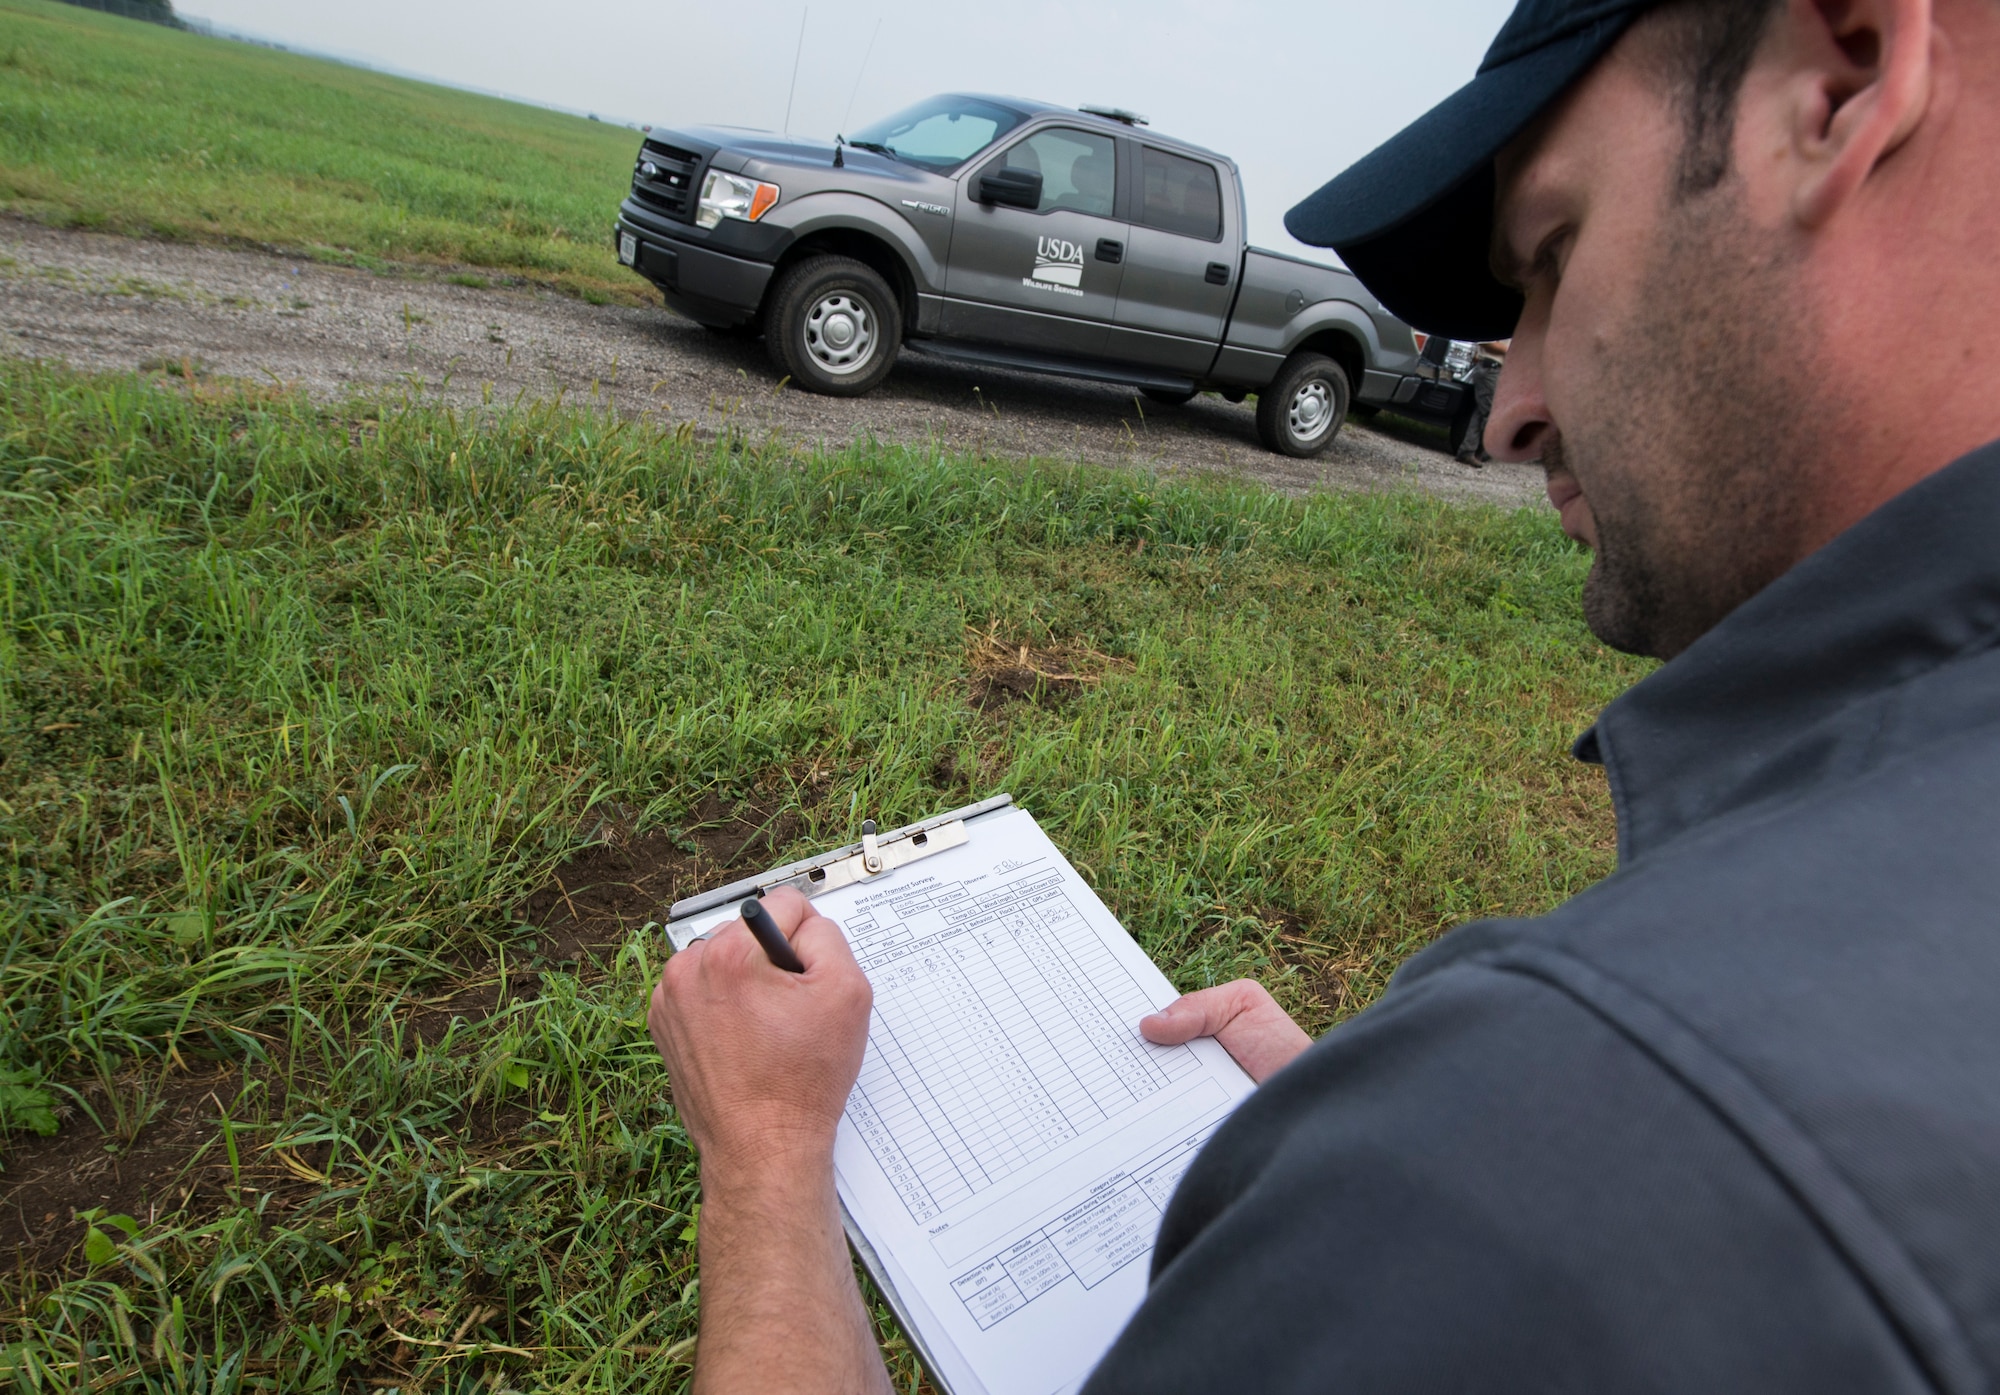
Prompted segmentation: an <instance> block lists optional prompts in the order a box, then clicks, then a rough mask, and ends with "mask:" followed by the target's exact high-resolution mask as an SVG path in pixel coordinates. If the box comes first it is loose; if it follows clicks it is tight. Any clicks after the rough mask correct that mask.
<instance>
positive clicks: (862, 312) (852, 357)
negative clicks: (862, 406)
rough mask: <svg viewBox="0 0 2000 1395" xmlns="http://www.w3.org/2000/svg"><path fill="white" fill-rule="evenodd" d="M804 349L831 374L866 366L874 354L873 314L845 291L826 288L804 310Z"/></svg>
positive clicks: (851, 371)
mask: <svg viewBox="0 0 2000 1395" xmlns="http://www.w3.org/2000/svg"><path fill="white" fill-rule="evenodd" d="M805 338H806V352H807V353H809V354H811V355H812V360H813V362H814V363H816V364H818V365H819V366H820V367H821V368H822V369H824V370H825V371H827V372H828V373H831V374H833V375H834V376H835V377H841V378H844V377H847V376H848V375H849V374H852V373H859V372H860V371H861V370H862V369H864V368H866V367H867V366H868V364H869V361H870V360H872V359H873V358H874V357H875V315H874V312H873V311H871V310H870V309H869V308H868V302H867V301H865V300H863V299H861V297H859V296H857V295H853V294H851V293H850V292H847V291H828V292H827V293H826V294H825V295H823V296H821V297H820V298H819V299H818V300H817V301H815V302H814V303H813V307H812V309H811V310H809V311H807V312H806V325H805Z"/></svg>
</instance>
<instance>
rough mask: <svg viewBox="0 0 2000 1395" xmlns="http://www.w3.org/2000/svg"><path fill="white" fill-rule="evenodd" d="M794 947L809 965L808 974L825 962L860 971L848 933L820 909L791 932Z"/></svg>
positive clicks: (801, 960) (833, 965) (800, 957)
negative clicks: (844, 933) (843, 932)
mask: <svg viewBox="0 0 2000 1395" xmlns="http://www.w3.org/2000/svg"><path fill="white" fill-rule="evenodd" d="M792 948H793V949H794V950H796V951H797V952H798V956H799V962H801V963H802V964H804V965H805V966H806V972H807V973H808V974H811V973H815V972H817V971H818V970H819V968H820V967H821V966H822V965H826V966H829V967H831V968H835V969H846V968H853V969H854V970H855V971H856V972H859V966H858V965H857V964H856V963H855V960H854V949H853V947H852V946H850V945H849V944H848V943H847V936H845V935H843V934H842V933H841V931H840V927H839V926H838V925H836V924H834V923H833V922H832V921H830V920H828V919H827V918H826V917H825V916H823V915H820V914H819V913H817V912H814V913H812V914H810V915H808V916H807V917H806V918H805V920H803V921H801V922H800V924H799V928H798V929H796V930H794V931H793V932H792Z"/></svg>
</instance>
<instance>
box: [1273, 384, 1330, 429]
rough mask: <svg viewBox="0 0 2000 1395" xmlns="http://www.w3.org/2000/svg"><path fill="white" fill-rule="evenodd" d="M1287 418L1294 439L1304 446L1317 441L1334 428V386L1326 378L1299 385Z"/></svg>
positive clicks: (1287, 411)
mask: <svg viewBox="0 0 2000 1395" xmlns="http://www.w3.org/2000/svg"><path fill="white" fill-rule="evenodd" d="M1285 416H1286V418H1287V422H1288V424H1289V425H1290V426H1291V428H1292V436H1293V439H1295V440H1297V441H1298V442H1299V443H1300V444H1302V445H1304V444H1308V443H1310V442H1313V441H1317V440H1318V439H1319V438H1320V437H1322V436H1324V435H1326V433H1327V432H1328V430H1330V429H1331V428H1332V426H1333V385H1332V384H1331V383H1329V382H1327V380H1326V379H1324V378H1312V379H1308V380H1307V381H1306V382H1303V383H1301V384H1299V390H1298V391H1297V392H1295V393H1293V394H1292V405H1291V406H1290V407H1289V408H1287V409H1286V412H1285Z"/></svg>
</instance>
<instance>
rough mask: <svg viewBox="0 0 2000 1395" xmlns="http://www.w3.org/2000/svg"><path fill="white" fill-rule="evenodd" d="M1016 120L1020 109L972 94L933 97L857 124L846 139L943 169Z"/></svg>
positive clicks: (999, 134)
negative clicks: (865, 124)
mask: <svg viewBox="0 0 2000 1395" xmlns="http://www.w3.org/2000/svg"><path fill="white" fill-rule="evenodd" d="M1020 124H1021V115H1020V113H1019V112H1013V111H1009V110H1007V109H1006V108H1005V107H998V106H995V105H993V103H991V102H982V101H980V100H979V99H978V98H977V97H933V98H931V99H930V100H929V101H927V102H919V103H917V104H916V105H915V106H913V107H908V108H905V109H904V110H902V111H899V112H897V113H896V114H895V115H894V116H889V117H884V118H883V119H882V120H880V121H877V122H875V123H874V124H873V125H871V126H864V127H862V128H861V129H860V130H858V131H856V132H855V133H854V135H853V136H852V137H850V138H849V140H848V144H849V145H858V146H862V147H864V148H872V149H878V150H882V151H884V152H886V153H888V154H890V155H893V156H895V157H896V158H897V159H899V160H904V161H907V162H908V163H910V164H913V165H921V166H922V167H923V168H925V169H927V170H935V171H937V172H939V173H943V172H944V171H946V170H953V169H956V168H958V167H959V166H960V165H962V164H964V163H965V162H966V161H967V160H970V159H971V158H972V157H973V156H975V155H977V154H978V153H979V152H980V151H982V150H984V149H986V147H987V146H989V145H991V144H993V142H994V141H996V140H998V139H1000V137H1002V136H1004V135H1006V134H1007V133H1008V132H1009V131H1011V130H1013V129H1014V128H1015V127H1016V126H1018V125H1020Z"/></svg>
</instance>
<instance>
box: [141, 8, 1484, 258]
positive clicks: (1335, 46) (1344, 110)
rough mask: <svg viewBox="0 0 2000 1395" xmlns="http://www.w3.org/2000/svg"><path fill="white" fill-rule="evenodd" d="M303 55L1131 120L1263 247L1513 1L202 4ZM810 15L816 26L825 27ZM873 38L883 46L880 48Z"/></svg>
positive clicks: (780, 114) (1475, 47)
mask: <svg viewBox="0 0 2000 1395" xmlns="http://www.w3.org/2000/svg"><path fill="white" fill-rule="evenodd" d="M178 7H179V8H180V9H181V10H182V12H183V13H186V14H189V15H193V16H198V17H200V18H204V19H208V20H211V21H212V22H214V23H215V24H217V25H218V26H220V27H222V28H225V29H234V30H239V31H241V32H244V33H248V34H254V35H257V36H259V37H263V38H269V39H272V40H275V41H277V42H279V43H283V44H287V45H290V46H293V47H297V48H301V49H307V50H312V51H316V52H320V53H326V54H331V55H335V56H339V57H344V58H350V59H353V60H356V61H359V62H363V63H367V64H370V65H372V66H376V67H381V68H387V69H391V70H394V71H397V72H402V73H407V74H410V75H413V76H419V77H426V78H430V79H433V80H435V81H439V82H445V83H449V84H452V85H454V86H460V87H470V88H476V89H478V90H481V91H486V92H496V93H500V94H503V95H506V96H510V97H518V98H520V99H522V100H525V101H531V102H540V103H543V104H545V105H548V106H555V107H562V108H565V109H568V110H573V111H585V112H596V113H597V114H598V115H600V116H603V117H605V118H607V119H610V120H618V121H626V122H631V123H634V124H638V123H642V122H645V123H651V124H653V125H660V126H672V125H674V124H676V123H680V124H692V123H696V122H711V123H718V124H728V125H738V126H761V127H766V128H769V129H773V130H776V129H779V128H782V127H783V126H784V125H785V108H786V101H787V93H788V90H789V89H790V87H791V82H792V66H793V64H792V59H793V53H794V50H795V47H796V46H797V44H798V42H799V35H800V21H801V17H802V16H803V17H804V19H805V24H804V35H805V40H804V50H803V57H802V59H801V61H800V62H799V65H798V85H797V91H796V94H795V95H793V97H792V99H791V105H792V111H791V129H792V130H793V131H795V132H797V133H799V134H802V135H810V136H818V137H822V138H829V139H830V138H831V137H832V136H833V134H834V132H836V131H851V130H853V129H855V128H856V127H858V126H861V125H862V124H864V123H866V122H869V121H872V120H874V119H875V118H877V117H879V116H884V115H887V114H888V113H889V112H891V111H894V110H895V109H896V108H898V107H901V106H904V105H906V104H908V103H910V102H912V101H915V100H917V99H918V98H921V97H925V96H929V95H930V94H932V93H934V92H946V91H961V92H966V91H970V92H998V93H1007V94H1012V95H1015V96H1022V97H1037V98H1041V99H1042V100H1045V101H1050V102H1057V103H1061V104H1063V105H1066V106H1073V105H1077V104H1079V103H1094V104H1104V105H1110V106H1122V107H1126V108H1129V109H1131V110H1133V111H1137V112H1139V113H1140V114H1142V115H1144V116H1147V117H1150V118H1151V119H1152V121H1153V124H1154V125H1155V126H1156V127H1158V128H1159V129H1160V130H1161V131H1163V132H1166V133H1169V134H1171V135H1175V136H1179V137H1181V138H1182V139H1184V140H1191V141H1194V142H1196V143H1197V144H1200V145H1205V146H1208V147H1209V148H1210V149H1213V150H1219V151H1221V152H1223V153H1224V154H1226V155H1230V156H1233V157H1234V158H1235V160H1236V161H1237V163H1238V164H1239V165H1241V166H1242V169H1243V176H1244V182H1245V185H1246V189H1247V193H1248V197H1249V201H1250V231H1251V236H1252V237H1253V238H1254V239H1255V240H1256V241H1258V242H1261V243H1263V244H1264V245H1266V246H1270V247H1278V248H1283V249H1286V250H1292V251H1298V250H1302V249H1300V248H1299V247H1298V244H1296V243H1294V242H1293V241H1292V240H1291V239H1290V238H1289V237H1288V236H1287V235H1286V233H1285V230H1284V227H1283V224H1282V223H1281V222H1280V220H1281V219H1282V218H1283V216H1284V213H1285V210H1286V209H1287V208H1290V207H1291V206H1292V205H1293V204H1294V203H1296V202H1297V201H1298V200H1299V199H1301V198H1303V197H1304V196H1305V195H1307V194H1309V193H1311V192H1312V191H1313V190H1314V189H1316V188H1318V187H1319V185H1320V184H1321V183H1323V182H1324V181H1325V180H1326V179H1328V178H1329V177H1330V176H1332V175H1333V174H1335V173H1337V172H1338V171H1339V170H1341V169H1342V168H1343V167H1345V166H1346V165H1348V164H1350V163H1352V162H1353V161H1354V160H1356V159H1358V158H1359V157H1361V156H1362V155H1365V154H1366V153H1367V152H1368V151H1369V150H1370V149H1371V148H1373V147H1374V146H1375V145H1376V144H1377V143H1378V142H1379V141H1381V140H1382V139H1384V138H1385V137H1387V136H1390V135H1392V134H1394V133H1395V131H1396V130H1398V129H1399V128H1400V127H1402V126H1403V125H1404V124H1405V123H1406V122H1408V121H1409V120H1411V119H1412V118H1414V117H1416V116H1417V115H1419V114H1420V113H1422V112H1423V111H1424V109H1425V108H1427V107H1428V106H1430V105H1431V103H1433V102H1435V101H1436V100H1437V99H1439V98H1440V97H1443V96H1445V95H1446V94H1448V93H1450V92H1451V91H1453V90H1454V89H1455V88H1457V87H1458V86H1459V85H1460V84H1462V83H1464V82H1465V81H1466V80H1468V79H1469V78H1470V77H1471V76H1472V73H1473V70H1474V69H1475V68H1476V67H1477V66H1478V64H1479V58H1480V55H1481V54H1483V53H1484V52H1485V50H1486V46H1487V44H1488V43H1489V42H1491V40H1492V38H1493V35H1494V34H1495V33H1497V32H1498V30H1499V28H1500V25H1501V22H1502V21H1503V20H1504V19H1505V18H1506V16H1507V12H1508V11H1509V10H1510V9H1511V8H1512V0H1265V3H1246V2H1245V0H1143V2H1142V0H1092V2H1091V3H1087V4H1055V3H1051V2H1050V0H986V3H962V2H961V0H929V2H928V3H925V0H807V3H805V4H800V3H796V0H721V2H720V3H716V2H715V0H711V2H710V3H704V4H695V3H690V2H689V0H341V3H338V4H328V3H326V0H181V3H180V4H179V6H178ZM808 11H809V13H808ZM871 40H872V41H873V48H872V51H871V48H870V43H871Z"/></svg>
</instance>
